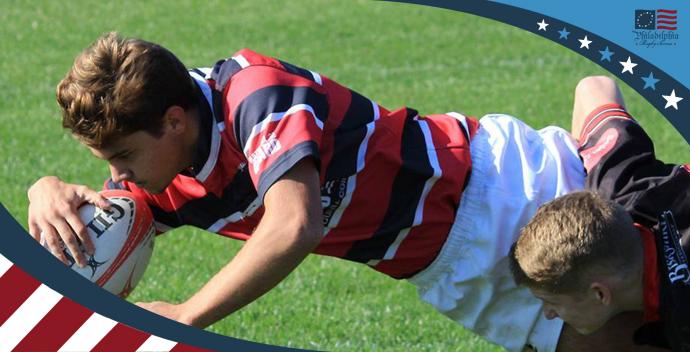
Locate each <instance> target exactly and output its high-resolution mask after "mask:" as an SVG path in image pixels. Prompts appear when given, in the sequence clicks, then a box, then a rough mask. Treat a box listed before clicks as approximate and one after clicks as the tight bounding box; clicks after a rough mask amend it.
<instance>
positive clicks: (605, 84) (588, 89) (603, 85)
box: [575, 76, 618, 96]
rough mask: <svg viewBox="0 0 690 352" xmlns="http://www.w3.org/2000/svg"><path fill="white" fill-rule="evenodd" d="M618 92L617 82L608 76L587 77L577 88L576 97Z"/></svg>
mask: <svg viewBox="0 0 690 352" xmlns="http://www.w3.org/2000/svg"><path fill="white" fill-rule="evenodd" d="M617 91H618V85H617V84H616V81H614V80H613V79H612V78H611V77H607V76H588V77H585V78H583V79H581V80H580V82H578V83H577V87H575V95H576V96H583V95H587V96H589V95H606V94H616V92H617Z"/></svg>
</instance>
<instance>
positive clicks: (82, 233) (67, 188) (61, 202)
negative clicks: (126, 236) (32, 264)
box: [28, 176, 110, 267]
mask: <svg viewBox="0 0 690 352" xmlns="http://www.w3.org/2000/svg"><path fill="white" fill-rule="evenodd" d="M28 197H29V233H30V234H31V236H32V237H33V238H34V239H36V240H37V241H43V242H44V245H45V246H46V247H47V248H48V249H49V250H50V252H51V253H53V255H55V256H56V257H57V258H58V259H60V260H61V261H62V262H63V263H65V264H67V265H69V264H70V263H69V260H68V258H67V256H66V255H65V253H63V251H62V248H61V241H60V240H62V242H63V243H64V244H65V246H66V248H67V250H69V252H70V253H71V255H72V257H73V258H74V260H75V262H76V263H77V265H79V266H80V267H84V266H85V265H86V258H85V257H84V255H83V253H82V252H81V251H80V250H79V242H77V239H79V241H80V242H81V244H82V245H83V247H84V249H85V250H86V252H87V253H93V251H94V246H93V243H92V242H91V239H90V238H89V235H88V233H87V231H86V226H85V225H84V223H83V222H82V221H81V219H80V218H79V212H78V208H79V206H80V205H82V204H83V203H86V202H88V203H91V204H94V205H95V206H97V207H99V208H103V209H109V208H110V203H109V202H108V201H107V200H106V199H105V198H104V197H103V196H101V195H100V194H98V192H96V191H94V190H92V189H90V188H88V187H86V186H82V185H76V184H69V183H65V182H63V181H62V180H60V179H59V178H57V177H55V176H46V177H43V178H41V179H39V180H38V181H36V183H34V184H33V185H32V186H31V188H29V191H28ZM41 237H43V238H41Z"/></svg>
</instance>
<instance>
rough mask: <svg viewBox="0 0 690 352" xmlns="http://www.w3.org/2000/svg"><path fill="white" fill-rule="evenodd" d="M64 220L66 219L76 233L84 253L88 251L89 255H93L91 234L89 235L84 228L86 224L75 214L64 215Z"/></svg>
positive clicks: (93, 248)
mask: <svg viewBox="0 0 690 352" xmlns="http://www.w3.org/2000/svg"><path fill="white" fill-rule="evenodd" d="M65 220H66V221H67V224H68V225H69V226H70V227H71V228H72V230H73V231H74V233H75V234H77V237H78V238H79V240H80V241H81V244H82V245H83V246H84V249H85V250H86V253H88V254H89V255H93V252H94V250H95V249H96V248H95V246H94V245H93V241H91V236H89V232H88V231H87V230H86V226H85V225H84V223H83V222H82V221H81V218H80V217H79V216H78V215H77V214H69V215H67V216H66V217H65Z"/></svg>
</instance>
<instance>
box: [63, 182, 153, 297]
mask: <svg viewBox="0 0 690 352" xmlns="http://www.w3.org/2000/svg"><path fill="white" fill-rule="evenodd" d="M101 195H103V196H104V197H105V198H107V199H108V200H109V201H110V203H111V204H112V205H111V209H110V210H108V211H106V210H103V209H100V208H97V207H96V206H94V205H93V204H88V203H87V204H84V205H82V206H81V207H80V208H79V216H80V217H81V220H82V221H83V222H84V225H86V228H87V231H88V233H89V236H90V237H91V241H92V242H93V244H94V247H95V251H94V253H93V255H88V254H86V253H85V252H84V255H85V256H86V259H87V262H88V264H87V265H86V266H85V267H83V268H80V267H79V266H78V265H77V264H76V263H75V261H74V259H73V258H72V256H71V255H70V253H69V250H67V249H66V248H64V249H63V252H64V253H65V255H66V256H67V258H68V259H69V260H70V265H69V266H70V268H71V269H72V270H74V271H76V272H77V273H79V274H80V275H81V276H83V277H85V278H87V279H89V280H90V281H91V282H94V283H96V284H97V285H98V286H101V287H103V288H104V289H106V290H107V291H109V292H111V293H114V294H116V295H118V296H120V297H123V298H124V297H127V295H129V293H130V292H132V290H133V289H134V287H135V286H136V285H137V283H138V282H139V280H140V279H141V277H142V276H143V275H144V271H145V270H146V267H147V266H148V263H149V259H151V254H152V253H153V240H154V237H155V229H154V226H153V216H152V215H151V210H150V209H149V208H148V206H147V205H146V203H145V202H144V201H143V200H141V199H140V198H138V197H136V196H135V195H134V194H133V193H131V192H129V191H124V190H106V191H102V192H101ZM82 250H83V248H82Z"/></svg>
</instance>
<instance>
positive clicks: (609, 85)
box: [575, 76, 625, 113]
mask: <svg viewBox="0 0 690 352" xmlns="http://www.w3.org/2000/svg"><path fill="white" fill-rule="evenodd" d="M610 103H615V104H619V105H625V104H624V102H623V96H622V95H621V92H620V89H619V88H618V84H617V83H616V81H615V80H613V79H612V78H611V77H607V76H589V77H585V78H583V79H581V80H580V82H578V84H577V87H575V104H576V105H579V106H580V108H581V109H582V110H583V112H584V113H588V112H589V111H591V110H592V109H594V108H596V107H598V106H601V105H603V104H610Z"/></svg>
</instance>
